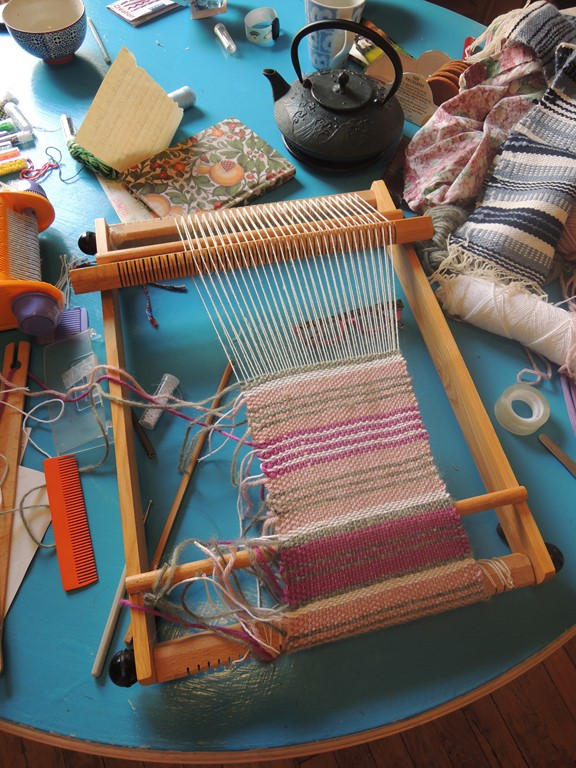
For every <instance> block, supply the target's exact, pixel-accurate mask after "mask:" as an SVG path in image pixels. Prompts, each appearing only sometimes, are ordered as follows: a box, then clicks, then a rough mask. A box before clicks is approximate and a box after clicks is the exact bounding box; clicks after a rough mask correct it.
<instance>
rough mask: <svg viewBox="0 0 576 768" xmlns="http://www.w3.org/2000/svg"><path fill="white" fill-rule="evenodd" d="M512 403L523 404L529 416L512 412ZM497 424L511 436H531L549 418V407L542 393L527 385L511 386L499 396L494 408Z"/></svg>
mask: <svg viewBox="0 0 576 768" xmlns="http://www.w3.org/2000/svg"><path fill="white" fill-rule="evenodd" d="M514 403H524V404H525V405H527V406H528V407H529V408H530V410H531V413H530V416H520V414H518V413H516V411H515V410H514V405H513V404H514ZM494 415H495V416H496V419H497V420H498V423H499V424H500V425H501V426H502V427H504V429H507V430H508V432H512V434H513V435H522V436H525V435H531V434H532V433H533V432H536V430H537V429H540V427H542V426H543V425H544V424H545V423H546V422H547V421H548V418H549V417H550V406H549V405H548V400H546V398H545V397H544V395H543V394H542V392H540V391H538V390H537V389H534V387H531V386H530V385H529V384H513V385H512V386H511V387H508V389H505V390H504V392H502V394H501V395H500V397H499V398H498V400H497V401H496V405H495V406H494Z"/></svg>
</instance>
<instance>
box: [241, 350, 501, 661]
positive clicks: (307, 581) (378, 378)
mask: <svg viewBox="0 0 576 768" xmlns="http://www.w3.org/2000/svg"><path fill="white" fill-rule="evenodd" d="M245 398H246V406H247V411H248V417H249V421H250V425H251V430H252V436H253V440H254V442H255V443H256V445H257V454H258V457H259V459H260V461H261V464H262V470H263V472H264V475H265V477H266V488H267V506H268V510H269V515H270V517H271V522H273V527H274V531H275V534H276V536H277V537H278V539H279V561H278V562H279V573H280V578H281V583H282V587H283V597H284V601H285V604H286V610H285V611H284V612H283V618H282V626H283V628H284V629H285V630H286V632H287V645H286V647H287V650H297V649H298V648H301V647H305V646H309V645H314V644H317V643H321V642H326V641H328V640H332V639H336V638H339V637H345V636H347V635H351V634H357V633H360V632H365V631H368V630H371V629H375V628H377V627H382V626H386V625H389V624H395V623H398V622H401V621H408V620H410V619H413V618H416V617H418V616H424V615H427V614H430V613H436V612H439V611H442V610H446V609H448V608H452V607H456V606H459V605H466V604H468V603H471V602H475V601H477V600H481V599H484V598H486V597H487V595H486V591H485V588H484V586H483V579H482V573H481V570H480V567H479V566H478V564H477V563H476V561H475V560H474V559H473V557H472V555H471V551H470V545H469V542H468V538H467V535H466V533H465V531H464V528H463V526H462V523H461V520H460V517H459V515H458V513H457V512H456V510H455V509H454V506H453V504H452V503H451V501H450V499H449V497H448V493H447V490H446V488H445V485H444V483H443V481H442V479H441V478H440V476H439V474H438V471H437V469H436V467H435V464H434V461H433V458H432V455H431V452H430V446H429V440H428V434H427V432H426V429H425V427H424V424H423V423H422V419H421V415H420V410H419V408H418V404H417V401H416V398H415V395H414V392H413V389H412V384H411V381H410V378H409V375H408V372H407V369H406V363H405V361H404V359H403V358H402V356H401V355H400V354H391V355H388V356H386V357H384V358H378V359H371V360H365V361H358V362H354V363H345V364H344V363H340V364H338V363H335V364H331V365H329V366H325V367H316V368H314V369H310V370H306V371H301V372H298V373H293V374H290V375H286V376H282V377H278V378H274V379H270V380H266V381H262V382H259V383H258V382H256V383H254V385H253V386H252V387H250V388H249V389H248V390H247V391H246V392H245Z"/></svg>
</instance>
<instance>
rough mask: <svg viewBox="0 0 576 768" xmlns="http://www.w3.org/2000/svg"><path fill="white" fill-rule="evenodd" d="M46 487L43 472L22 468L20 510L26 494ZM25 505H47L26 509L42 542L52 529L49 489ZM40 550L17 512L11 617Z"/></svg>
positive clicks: (9, 594)
mask: <svg viewBox="0 0 576 768" xmlns="http://www.w3.org/2000/svg"><path fill="white" fill-rule="evenodd" d="M43 483H44V473H43V472H39V471H38V470H36V469H28V468H27V467H19V469H18V485H17V489H16V504H15V506H16V507H18V505H19V504H20V500H21V499H22V497H23V496H24V494H25V493H27V492H28V491H30V490H32V488H36V486H39V485H40V486H41V485H43ZM25 503H26V506H27V507H28V506H29V505H32V504H42V505H44V506H41V507H38V508H34V509H27V510H26V512H25V514H26V520H27V521H28V525H29V526H30V529H31V530H32V532H33V533H34V536H35V537H36V539H37V540H38V541H41V540H42V538H43V536H44V534H45V533H46V530H47V528H48V526H49V525H50V509H49V507H48V498H47V496H46V488H45V487H42V488H41V489H40V490H38V491H36V492H35V493H31V494H30V495H29V496H28V497H27V499H26V502H25ZM37 549H38V547H37V546H36V544H35V543H34V542H33V541H32V539H31V538H30V536H29V535H28V532H27V531H26V529H25V528H24V525H23V523H22V519H21V517H20V513H18V512H16V513H15V514H14V518H13V524H12V548H11V550H10V567H9V571H8V583H7V587H6V613H8V610H9V609H10V606H11V604H12V601H13V600H14V598H15V597H16V593H17V592H18V590H19V589H20V585H21V584H22V582H23V580H24V577H25V576H26V572H27V570H28V568H29V567H30V563H31V562H32V560H33V559H34V555H35V554H36V551H37Z"/></svg>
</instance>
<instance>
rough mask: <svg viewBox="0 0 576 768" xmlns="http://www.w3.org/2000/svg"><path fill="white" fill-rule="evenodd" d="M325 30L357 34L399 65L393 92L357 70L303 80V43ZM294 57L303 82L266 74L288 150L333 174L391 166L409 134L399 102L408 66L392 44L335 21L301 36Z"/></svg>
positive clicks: (293, 48)
mask: <svg viewBox="0 0 576 768" xmlns="http://www.w3.org/2000/svg"><path fill="white" fill-rule="evenodd" d="M322 29H343V30H346V31H349V32H356V33H357V34H359V35H362V37H366V38H368V39H369V40H371V41H372V42H373V43H375V45H377V46H378V47H379V48H381V49H382V51H383V52H384V53H385V54H386V55H387V56H388V58H389V59H390V60H391V62H392V64H393V67H394V75H395V76H394V82H393V83H392V86H387V85H385V84H384V83H381V82H380V81H379V80H375V79H374V78H372V77H369V76H368V75H366V74H364V73H363V72H357V71H355V70H352V69H323V70H320V71H319V72H315V73H314V74H311V75H306V77H303V76H302V69H301V67H300V61H299V59H298V45H299V43H300V41H301V40H302V38H303V37H305V36H307V35H309V34H311V33H312V32H317V31H319V30H322ZM290 54H291V57H292V65H293V66H294V71H295V72H296V75H297V76H298V80H296V81H295V82H294V83H293V84H292V85H291V86H290V85H288V83H287V82H286V81H285V80H284V78H283V77H282V76H281V75H279V74H278V72H276V70H274V69H265V70H264V71H263V74H264V75H265V76H266V77H267V78H268V80H269V81H270V83H271V85H272V93H273V96H274V119H275V120H276V123H277V125H278V128H279V129H280V131H281V133H282V137H283V139H284V143H285V144H286V147H287V148H288V150H289V151H290V152H291V153H292V154H293V155H294V156H295V157H297V158H298V159H300V160H304V161H308V162H311V163H312V164H315V165H318V166H320V167H323V168H326V169H332V170H345V169H350V170H353V169H354V168H356V167H361V166H364V165H366V164H368V163H370V162H373V161H374V160H378V161H379V162H380V161H383V162H385V161H387V160H389V159H390V158H391V157H392V154H393V153H394V151H395V149H396V147H397V146H398V143H399V142H400V139H401V137H402V131H403V128H404V115H403V113H402V108H401V107H400V104H399V103H398V101H397V99H396V98H394V94H395V93H396V91H397V90H398V86H399V85H400V82H401V80H402V64H401V62H400V58H399V56H398V54H397V53H396V51H395V50H394V48H393V47H392V46H391V45H390V43H388V41H387V40H385V39H384V38H383V37H381V36H380V35H379V34H378V33H377V32H374V31H373V30H372V29H369V28H367V27H364V26H362V25H360V24H357V23H356V22H354V21H347V20H342V19H334V20H331V19H330V20H327V21H315V22H313V23H312V24H308V25H307V26H305V27H303V28H302V29H301V30H300V31H299V32H297V33H296V35H295V37H294V39H293V40H292V46H291V49H290Z"/></svg>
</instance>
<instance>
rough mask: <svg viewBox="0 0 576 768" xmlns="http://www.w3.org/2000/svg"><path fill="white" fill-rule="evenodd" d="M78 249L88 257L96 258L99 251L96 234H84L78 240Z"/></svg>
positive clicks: (88, 232)
mask: <svg viewBox="0 0 576 768" xmlns="http://www.w3.org/2000/svg"><path fill="white" fill-rule="evenodd" d="M78 248H80V250H81V251H82V253H85V254H86V255H87V256H94V255H95V254H96V251H97V246H96V233H95V232H90V231H87V232H83V233H82V234H81V235H80V237H79V238H78Z"/></svg>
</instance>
